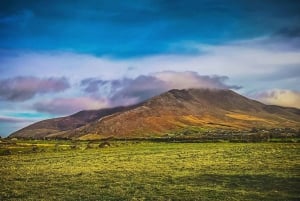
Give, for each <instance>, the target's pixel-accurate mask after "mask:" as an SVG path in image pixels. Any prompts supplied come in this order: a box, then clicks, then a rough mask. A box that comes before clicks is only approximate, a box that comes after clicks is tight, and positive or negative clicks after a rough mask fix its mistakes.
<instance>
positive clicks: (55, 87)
mask: <svg viewBox="0 0 300 201" xmlns="http://www.w3.org/2000/svg"><path fill="white" fill-rule="evenodd" d="M69 87H70V84H69V82H68V80H67V79H66V78H64V77H62V78H37V77H33V76H26V77H25V76H19V77H14V78H9V79H2V80H0V100H9V101H24V100H28V99H31V98H33V97H34V96H35V95H37V94H46V93H54V92H61V91H64V90H66V89H67V88H69Z"/></svg>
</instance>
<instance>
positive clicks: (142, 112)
mask: <svg viewBox="0 0 300 201" xmlns="http://www.w3.org/2000/svg"><path fill="white" fill-rule="evenodd" d="M299 117H300V110H299V109H296V108H286V107H281V106H271V105H265V104H263V103H260V102H258V101H255V100H251V99H248V98H246V97H244V96H242V95H240V94H238V93H236V92H233V91H231V90H227V89H182V90H179V89H172V90H170V91H167V92H165V93H162V94H160V95H158V96H155V97H152V98H150V99H148V100H146V101H144V102H142V103H138V104H136V105H132V106H120V107H115V108H106V109H100V110H92V111H81V112H78V113H75V114H73V115H70V116H67V117H60V118H56V119H50V120H44V121H41V122H37V123H35V124H32V125H30V126H28V127H25V128H23V129H21V130H19V131H17V132H15V133H13V134H11V135H10V137H24V138H28V137H31V138H45V137H46V138H76V139H101V138H107V137H118V138H133V137H161V136H165V135H166V134H168V133H174V132H177V131H178V130H180V129H183V128H188V127H197V128H201V129H204V130H217V129H225V130H250V129H251V128H253V127H266V128H276V127H293V128H300V122H299V119H300V118H299Z"/></svg>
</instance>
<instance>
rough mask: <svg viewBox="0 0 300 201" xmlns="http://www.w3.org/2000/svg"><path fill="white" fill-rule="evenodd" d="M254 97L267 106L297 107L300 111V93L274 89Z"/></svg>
mask: <svg viewBox="0 0 300 201" xmlns="http://www.w3.org/2000/svg"><path fill="white" fill-rule="evenodd" d="M254 97H255V98H256V99H258V100H260V101H261V102H263V103H266V104H270V105H280V106H286V107H295V108H299V109H300V92H299V91H293V90H287V89H272V90H268V91H265V92H261V93H257V94H256V95H255V96H254Z"/></svg>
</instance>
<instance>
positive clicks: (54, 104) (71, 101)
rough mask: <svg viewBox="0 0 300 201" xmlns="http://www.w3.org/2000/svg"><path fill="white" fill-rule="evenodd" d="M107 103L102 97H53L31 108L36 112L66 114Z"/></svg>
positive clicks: (98, 107) (100, 106) (96, 107)
mask: <svg viewBox="0 0 300 201" xmlns="http://www.w3.org/2000/svg"><path fill="white" fill-rule="evenodd" d="M107 106H108V103H107V102H106V100H104V99H94V98H90V97H76V98H55V99H52V100H49V101H41V102H37V103H35V104H34V105H33V108H34V109H35V110H37V111H38V112H46V113H50V114H56V115H66V114H72V113H75V112H78V111H80V110H92V109H100V108H104V107H107Z"/></svg>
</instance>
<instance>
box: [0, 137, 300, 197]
mask: <svg viewBox="0 0 300 201" xmlns="http://www.w3.org/2000/svg"><path fill="white" fill-rule="evenodd" d="M30 143H32V142H22V143H20V144H22V146H25V147H26V146H28V145H31V144H30ZM35 144H36V145H35V146H37V147H38V149H35V150H34V152H33V151H31V152H30V151H28V152H26V151H24V150H25V149H24V147H23V149H24V150H23V151H16V150H22V149H21V148H20V147H18V146H16V145H14V146H15V147H14V146H13V145H12V146H11V147H9V149H15V150H13V152H12V153H10V155H5V156H4V155H2V156H0V175H1V179H0V200H243V201H244V200H300V191H299V189H300V155H299V154H300V144H299V143H152V142H138V143H136V142H113V143H112V144H111V146H110V147H106V148H98V146H97V145H96V144H94V145H91V146H90V148H89V149H85V148H84V147H85V146H86V143H83V142H81V144H80V145H78V146H77V148H76V149H70V148H69V144H70V143H69V142H68V143H61V144H60V145H59V147H58V146H57V145H55V142H42V141H41V142H36V143H35ZM19 146H21V145H19ZM6 148H7V147H6Z"/></svg>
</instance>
